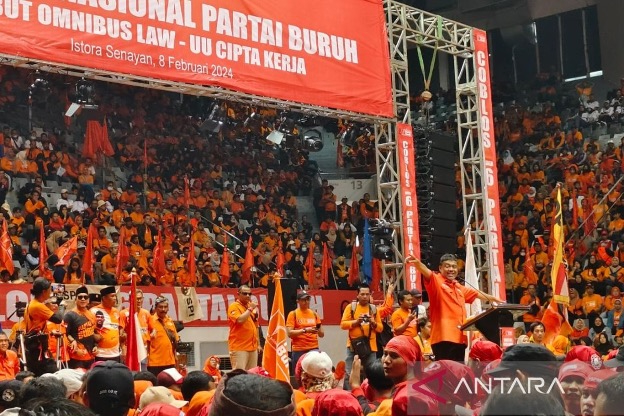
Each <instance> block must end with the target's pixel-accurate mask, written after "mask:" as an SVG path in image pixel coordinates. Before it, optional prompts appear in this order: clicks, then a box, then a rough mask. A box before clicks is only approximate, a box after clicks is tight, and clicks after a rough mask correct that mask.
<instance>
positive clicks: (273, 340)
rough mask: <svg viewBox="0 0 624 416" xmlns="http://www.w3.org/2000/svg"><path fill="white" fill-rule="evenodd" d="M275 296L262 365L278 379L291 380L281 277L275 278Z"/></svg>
mask: <svg viewBox="0 0 624 416" xmlns="http://www.w3.org/2000/svg"><path fill="white" fill-rule="evenodd" d="M273 281H274V282H275V296H274V297H273V305H272V306H271V317H270V318H269V329H268V331H267V336H266V343H265V344H264V354H263V355H262V367H264V368H265V369H266V370H267V371H268V372H269V374H270V375H271V376H272V377H273V378H275V379H276V380H281V381H285V382H287V383H289V382H290V375H289V372H288V343H287V341H286V340H287V336H286V320H285V319H284V299H283V298H282V283H281V279H274V280H273Z"/></svg>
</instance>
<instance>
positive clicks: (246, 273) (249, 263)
mask: <svg viewBox="0 0 624 416" xmlns="http://www.w3.org/2000/svg"><path fill="white" fill-rule="evenodd" d="M252 245H253V242H252V240H251V237H249V239H248V240H247V250H246V251H245V260H244V261H243V267H241V269H242V273H241V275H242V276H241V277H242V278H241V283H242V284H245V283H247V282H249V280H251V268H252V267H253V266H254V257H253V248H252Z"/></svg>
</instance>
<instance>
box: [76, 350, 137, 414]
mask: <svg viewBox="0 0 624 416" xmlns="http://www.w3.org/2000/svg"><path fill="white" fill-rule="evenodd" d="M84 391H85V394H84V396H83V400H84V404H85V406H87V407H88V408H89V409H91V410H92V411H93V412H94V413H96V414H97V415H98V416H126V415H127V414H128V411H129V410H130V409H132V408H134V405H135V397H134V380H133V378H132V372H131V371H130V369H129V368H128V367H126V366H125V365H123V364H120V363H118V362H115V361H106V362H102V363H98V364H96V365H95V366H94V367H93V368H92V369H91V370H90V371H89V372H88V373H87V379H86V381H85V386H84Z"/></svg>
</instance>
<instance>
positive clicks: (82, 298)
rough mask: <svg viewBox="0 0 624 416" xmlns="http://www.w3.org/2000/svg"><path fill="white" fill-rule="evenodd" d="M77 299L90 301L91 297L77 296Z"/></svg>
mask: <svg viewBox="0 0 624 416" xmlns="http://www.w3.org/2000/svg"><path fill="white" fill-rule="evenodd" d="M76 299H78V300H87V299H89V295H78V296H76Z"/></svg>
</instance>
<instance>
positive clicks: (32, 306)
mask: <svg viewBox="0 0 624 416" xmlns="http://www.w3.org/2000/svg"><path fill="white" fill-rule="evenodd" d="M52 315H54V312H52V310H51V309H50V308H48V307H47V306H46V305H45V304H43V303H41V302H39V301H38V300H37V299H33V300H31V301H30V303H28V306H27V307H26V313H25V314H24V322H25V326H26V332H27V333H28V332H31V331H44V330H45V329H46V322H47V321H48V319H50V317H51V316H52Z"/></svg>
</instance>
